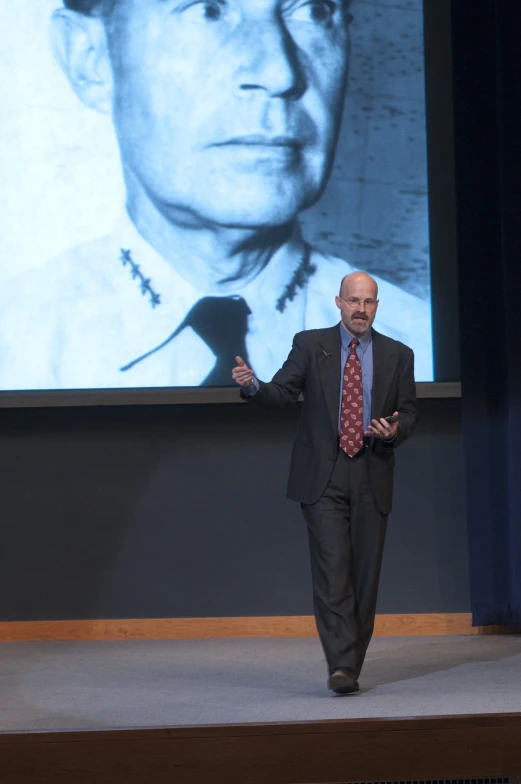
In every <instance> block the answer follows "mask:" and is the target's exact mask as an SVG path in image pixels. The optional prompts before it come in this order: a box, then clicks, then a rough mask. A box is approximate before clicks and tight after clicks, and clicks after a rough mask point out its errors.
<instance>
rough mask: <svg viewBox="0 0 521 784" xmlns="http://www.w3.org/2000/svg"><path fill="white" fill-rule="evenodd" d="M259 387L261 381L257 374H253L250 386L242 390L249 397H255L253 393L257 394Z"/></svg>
mask: <svg viewBox="0 0 521 784" xmlns="http://www.w3.org/2000/svg"><path fill="white" fill-rule="evenodd" d="M259 389H260V385H259V382H258V381H257V379H256V378H255V376H253V378H252V380H251V384H250V386H249V387H243V388H242V391H243V392H244V394H245V395H247V397H253V395H256V394H257V392H258V391H259Z"/></svg>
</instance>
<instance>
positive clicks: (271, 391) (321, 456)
mask: <svg viewBox="0 0 521 784" xmlns="http://www.w3.org/2000/svg"><path fill="white" fill-rule="evenodd" d="M340 352H341V343H340V329H339V326H338V325H336V326H335V327H330V328H328V329H312V330H306V331H305V332H299V333H298V334H297V335H295V338H294V340H293V347H292V349H291V351H290V353H289V356H288V358H287V360H286V361H285V362H284V365H283V366H282V368H281V369H280V370H279V371H278V372H277V373H276V374H275V376H274V377H273V379H272V381H270V382H269V383H265V382H263V381H259V387H260V388H259V391H258V392H257V394H255V395H253V396H251V397H249V398H248V397H247V396H246V395H244V393H243V392H242V390H241V394H242V397H244V398H245V399H247V400H249V402H251V403H252V404H254V405H259V406H264V407H277V408H282V407H283V406H285V405H287V404H288V403H293V402H295V401H296V400H298V398H299V395H300V393H302V394H303V397H304V404H303V406H302V413H301V417H300V422H299V425H298V429H297V434H296V437H295V443H294V445H293V452H292V455H291V467H290V472H289V481H288V490H287V494H288V497H289V498H291V499H293V500H294V501H300V502H301V503H304V504H313V503H315V502H316V501H317V500H318V499H319V498H320V496H321V495H322V493H323V492H324V490H325V488H326V485H327V483H328V481H329V478H330V476H331V472H332V470H333V466H334V464H335V460H336V457H337V451H338V408H339V390H340V373H341V368H340V364H341V359H340V357H341V354H340ZM373 366H374V371H373V390H372V411H371V418H379V417H383V416H388V415H390V414H392V413H393V412H394V411H398V412H399V417H400V418H399V427H398V432H397V435H396V438H395V440H394V441H393V442H392V444H386V443H384V442H383V441H381V440H380V439H376V438H372V439H371V440H370V444H369V447H368V451H369V454H368V455H367V456H366V457H367V459H368V462H369V469H370V478H371V484H372V489H373V493H374V495H375V500H376V503H377V505H378V508H379V509H380V512H381V513H382V514H388V513H389V512H390V511H391V506H392V493H393V470H394V450H395V449H396V448H397V447H398V446H399V445H400V444H402V443H403V442H404V441H405V440H406V439H407V438H409V436H410V435H411V433H412V431H413V429H414V426H415V424H416V420H417V416H418V415H417V408H416V390H415V383H414V355H413V352H412V351H411V349H410V348H408V347H407V346H405V345H404V344H403V343H400V342H399V341H397V340H392V339H391V338H388V337H386V336H384V335H381V334H380V333H379V332H376V330H373Z"/></svg>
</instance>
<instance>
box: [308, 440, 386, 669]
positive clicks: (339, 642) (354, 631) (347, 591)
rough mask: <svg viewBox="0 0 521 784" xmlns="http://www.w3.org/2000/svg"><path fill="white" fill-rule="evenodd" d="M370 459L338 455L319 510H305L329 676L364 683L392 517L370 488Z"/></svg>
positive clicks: (316, 606) (317, 614) (316, 507)
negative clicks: (343, 674) (342, 671)
mask: <svg viewBox="0 0 521 784" xmlns="http://www.w3.org/2000/svg"><path fill="white" fill-rule="evenodd" d="M370 459H371V457H370V455H369V454H367V453H362V454H360V455H359V456H357V457H355V458H349V457H347V455H346V454H345V453H344V452H343V451H342V450H341V449H339V450H338V455H337V459H336V462H335V467H334V469H333V473H332V475H331V479H330V480H329V484H328V485H327V487H326V489H325V491H324V493H323V495H322V496H321V497H320V498H319V500H318V501H317V502H316V503H315V504H311V505H307V504H302V505H301V506H302V511H303V514H304V517H305V520H306V523H307V526H308V535H309V545H310V556H311V574H312V579H313V603H314V609H315V619H316V623H317V629H318V633H319V636H320V641H321V643H322V647H323V649H324V653H325V656H326V660H327V665H328V668H329V672H330V673H331V672H333V670H336V669H337V668H339V667H343V668H346V669H347V670H349V672H350V673H351V674H352V675H353V676H354V677H355V678H358V676H359V675H360V670H361V669H362V665H363V663H364V659H365V654H366V652H367V647H368V645H369V642H370V640H371V636H372V633H373V628H374V617H375V611H376V598H377V593H378V581H379V578H380V568H381V564H382V555H383V549H384V542H385V532H386V529H387V515H382V514H381V513H380V511H379V510H378V507H377V505H376V501H375V499H374V496H373V493H372V492H371V487H370V477H369V471H368V469H369V465H368V462H369V460H370Z"/></svg>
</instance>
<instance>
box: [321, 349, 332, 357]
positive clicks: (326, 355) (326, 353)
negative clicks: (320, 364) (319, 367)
mask: <svg viewBox="0 0 521 784" xmlns="http://www.w3.org/2000/svg"><path fill="white" fill-rule="evenodd" d="M322 353H323V355H324V356H325V358H326V359H329V357H330V356H331V354H328V352H327V351H326V350H325V349H322Z"/></svg>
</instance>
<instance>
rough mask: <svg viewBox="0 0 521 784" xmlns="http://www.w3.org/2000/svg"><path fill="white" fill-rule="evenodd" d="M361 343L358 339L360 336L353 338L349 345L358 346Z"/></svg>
mask: <svg viewBox="0 0 521 784" xmlns="http://www.w3.org/2000/svg"><path fill="white" fill-rule="evenodd" d="M359 343H360V341H359V340H358V338H353V339H352V341H351V343H350V344H349V345H350V346H351V348H356V347H357V346H358V344H359Z"/></svg>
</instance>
